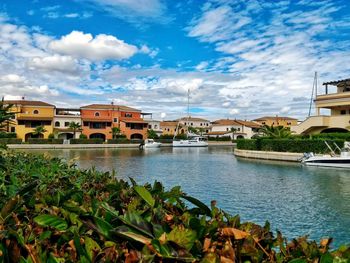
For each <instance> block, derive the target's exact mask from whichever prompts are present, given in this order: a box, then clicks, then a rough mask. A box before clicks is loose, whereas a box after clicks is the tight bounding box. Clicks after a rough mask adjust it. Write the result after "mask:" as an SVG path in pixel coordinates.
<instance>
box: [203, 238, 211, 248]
mask: <svg viewBox="0 0 350 263" xmlns="http://www.w3.org/2000/svg"><path fill="white" fill-rule="evenodd" d="M210 244H211V239H210V238H207V237H206V238H205V239H204V244H203V251H204V252H207V251H208V249H209V247H210Z"/></svg>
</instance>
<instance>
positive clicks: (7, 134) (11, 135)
mask: <svg viewBox="0 0 350 263" xmlns="http://www.w3.org/2000/svg"><path fill="white" fill-rule="evenodd" d="M0 138H17V133H15V132H0Z"/></svg>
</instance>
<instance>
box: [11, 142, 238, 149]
mask: <svg viewBox="0 0 350 263" xmlns="http://www.w3.org/2000/svg"><path fill="white" fill-rule="evenodd" d="M209 146H232V147H233V146H235V144H234V143H232V142H209ZM7 147H8V148H9V149H97V148H100V149H105V148H139V144H137V143H129V144H8V145H7ZM161 147H172V144H171V143H163V144H162V145H161Z"/></svg>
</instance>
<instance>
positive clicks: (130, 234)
mask: <svg viewBox="0 0 350 263" xmlns="http://www.w3.org/2000/svg"><path fill="white" fill-rule="evenodd" d="M113 233H115V234H117V235H118V236H121V237H123V238H127V239H131V240H133V241H137V242H140V243H142V244H145V245H146V244H150V243H151V239H150V238H148V237H145V236H144V235H142V234H140V233H137V231H135V230H132V229H130V228H129V227H127V226H120V227H117V228H116V229H115V231H113Z"/></svg>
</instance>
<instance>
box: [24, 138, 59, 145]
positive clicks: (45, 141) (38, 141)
mask: <svg viewBox="0 0 350 263" xmlns="http://www.w3.org/2000/svg"><path fill="white" fill-rule="evenodd" d="M28 143H29V144H63V139H41V138H28Z"/></svg>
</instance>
